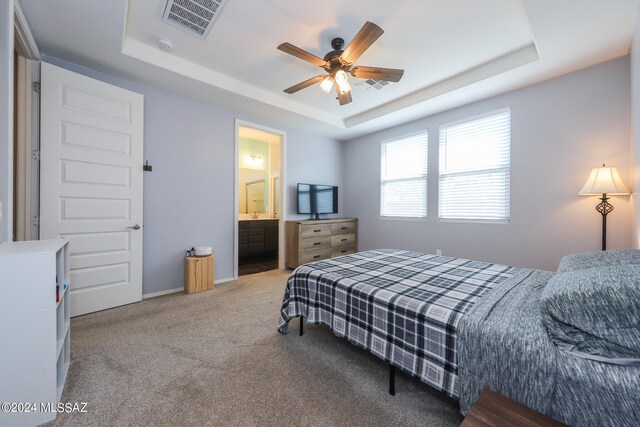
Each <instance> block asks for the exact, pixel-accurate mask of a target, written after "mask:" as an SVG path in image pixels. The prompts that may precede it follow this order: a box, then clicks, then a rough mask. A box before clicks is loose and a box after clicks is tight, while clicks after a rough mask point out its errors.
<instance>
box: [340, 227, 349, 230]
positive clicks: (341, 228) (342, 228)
mask: <svg viewBox="0 0 640 427" xmlns="http://www.w3.org/2000/svg"><path fill="white" fill-rule="evenodd" d="M347 228H349V227H340V230H346V229H347Z"/></svg>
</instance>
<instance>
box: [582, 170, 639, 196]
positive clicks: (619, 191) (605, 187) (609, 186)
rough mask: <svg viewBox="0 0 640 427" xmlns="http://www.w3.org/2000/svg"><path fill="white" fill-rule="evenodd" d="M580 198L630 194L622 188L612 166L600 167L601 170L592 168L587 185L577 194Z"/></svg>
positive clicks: (616, 172)
mask: <svg viewBox="0 0 640 427" xmlns="http://www.w3.org/2000/svg"><path fill="white" fill-rule="evenodd" d="M578 194H579V195H581V196H596V195H600V194H610V195H614V196H615V195H618V196H621V195H625V194H630V193H629V190H627V187H625V186H624V184H623V183H622V180H621V179H620V175H618V169H616V168H615V167H612V166H605V165H602V167H601V168H593V169H592V170H591V174H590V175H589V179H587V183H586V184H585V185H584V187H582V190H580V192H579V193H578Z"/></svg>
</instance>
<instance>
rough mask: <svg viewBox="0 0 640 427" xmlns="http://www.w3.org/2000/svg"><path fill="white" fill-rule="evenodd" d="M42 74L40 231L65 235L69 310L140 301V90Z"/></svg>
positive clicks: (45, 69)
mask: <svg viewBox="0 0 640 427" xmlns="http://www.w3.org/2000/svg"><path fill="white" fill-rule="evenodd" d="M41 73H42V74H41V101H40V102H41V129H40V134H41V136H40V145H41V146H40V150H41V152H40V163H41V164H40V178H41V183H40V203H41V205H40V238H41V239H54V238H64V239H68V240H69V241H70V254H71V283H70V287H71V315H72V316H78V315H81V314H86V313H91V312H93V311H98V310H104V309H106V308H111V307H115V306H118V305H123V304H129V303H132V302H136V301H140V300H141V299H142V160H143V156H142V149H143V120H144V117H143V102H144V99H143V96H142V95H140V94H138V93H135V92H131V91H128V90H125V89H122V88H119V87H117V86H112V85H109V84H106V83H103V82H100V81H97V80H94V79H91V78H88V77H85V76H82V75H80V74H76V73H72V72H70V71H67V70H64V69H62V68H59V67H56V66H53V65H51V64H46V63H42V70H41Z"/></svg>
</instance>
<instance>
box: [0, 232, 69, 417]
mask: <svg viewBox="0 0 640 427" xmlns="http://www.w3.org/2000/svg"><path fill="white" fill-rule="evenodd" d="M56 286H57V287H58V290H57V291H56ZM56 292H57V294H58V295H59V298H56ZM0 293H1V295H2V308H1V309H0V325H1V326H0V328H1V329H0V331H2V346H1V347H2V350H1V351H0V402H15V403H19V404H25V403H30V404H35V405H36V408H37V410H36V411H33V412H21V413H18V412H8V413H7V412H4V411H2V412H0V425H3V426H4V425H7V426H8V425H10V426H35V425H38V424H42V423H44V422H47V421H50V420H53V419H55V417H56V413H55V412H53V411H51V412H43V411H42V406H41V404H47V403H50V404H51V405H53V406H54V407H55V405H56V404H57V403H58V402H60V398H61V397H62V390H63V389H64V382H65V379H66V377H67V372H68V371H69V362H70V360H71V342H70V334H71V327H70V325H71V321H70V313H71V306H70V303H69V299H70V298H69V243H68V242H67V241H66V240H40V241H29V242H14V243H2V244H0ZM57 299H58V300H57ZM30 409H31V410H32V408H30Z"/></svg>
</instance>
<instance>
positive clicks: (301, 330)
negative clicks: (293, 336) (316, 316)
mask: <svg viewBox="0 0 640 427" xmlns="http://www.w3.org/2000/svg"><path fill="white" fill-rule="evenodd" d="M303 321H304V319H303V317H302V316H300V336H302V334H303V333H304V326H303V323H302V322H303Z"/></svg>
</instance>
